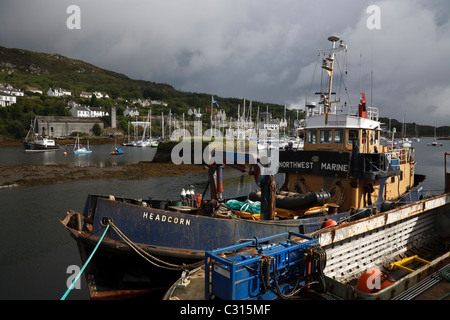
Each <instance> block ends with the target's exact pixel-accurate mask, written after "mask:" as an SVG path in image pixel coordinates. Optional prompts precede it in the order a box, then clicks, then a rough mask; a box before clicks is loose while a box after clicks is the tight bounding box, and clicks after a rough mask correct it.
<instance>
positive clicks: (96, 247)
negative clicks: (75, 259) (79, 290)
mask: <svg viewBox="0 0 450 320" xmlns="http://www.w3.org/2000/svg"><path fill="white" fill-rule="evenodd" d="M108 228H109V225H107V226H106V229H105V231H104V232H103V235H102V237H101V238H100V240H99V241H98V243H97V245H96V246H95V248H94V251H92V253H91V255H90V256H89V258H88V259H87V260H86V263H85V264H84V266H83V267H82V268H81V270H80V272H78V274H77V276H76V277H75V279H74V280H73V281H72V283H71V284H70V286H69V288H67V290H66V293H64V295H63V296H62V297H61V300H65V299H66V297H67V295H68V294H69V293H70V291H71V290H72V289H73V286H74V285H75V283H76V282H77V281H78V279H79V278H80V276H81V274H82V273H83V271H84V269H85V268H86V266H87V265H88V263H89V262H90V261H91V259H92V257H93V256H94V253H95V252H96V251H97V249H98V247H99V245H100V243H101V242H102V240H103V238H104V237H105V234H106V231H108Z"/></svg>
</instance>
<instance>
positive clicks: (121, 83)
mask: <svg viewBox="0 0 450 320" xmlns="http://www.w3.org/2000/svg"><path fill="white" fill-rule="evenodd" d="M0 83H3V84H9V85H12V86H13V87H14V88H16V89H21V90H23V91H25V92H26V91H27V89H28V88H29V87H34V88H37V89H40V90H42V92H43V95H42V96H39V95H37V96H36V95H34V96H33V97H31V98H30V97H25V98H22V97H19V98H17V103H16V104H15V105H14V106H10V107H6V108H0V135H4V136H10V137H16V138H20V137H22V136H23V135H24V134H26V131H27V130H28V127H29V123H30V120H31V119H32V118H33V117H34V116H35V115H68V110H67V108H66V105H67V102H68V100H75V101H77V102H79V103H82V104H87V105H90V103H91V101H89V99H81V98H80V93H81V92H83V91H86V92H94V91H98V92H102V93H107V94H108V95H109V97H110V99H98V101H96V104H98V106H101V107H104V108H109V107H111V106H116V107H117V114H118V116H119V119H118V120H119V123H122V124H123V122H121V119H120V116H121V115H122V113H123V111H124V110H125V109H126V107H128V106H132V103H131V102H130V100H132V99H151V100H162V101H164V102H166V103H167V104H168V106H166V107H163V106H152V107H151V108H152V113H153V114H154V115H160V114H161V112H164V113H165V114H168V112H169V110H171V112H172V113H174V114H175V115H176V116H178V117H181V115H182V114H183V113H185V114H186V113H187V111H188V110H189V109H190V108H196V109H198V108H200V109H201V111H202V112H205V111H206V108H207V107H209V106H210V104H211V95H214V93H195V92H182V91H179V90H176V89H174V88H173V87H172V86H171V85H169V84H161V83H155V82H151V81H144V80H133V79H130V78H129V77H127V76H126V75H123V74H120V73H116V72H113V71H109V70H105V69H101V68H98V67H96V66H93V65H91V64H89V63H86V62H83V61H80V60H75V59H70V58H67V57H64V56H62V55H59V54H48V53H40V52H33V51H28V50H23V49H10V48H4V47H0ZM49 88H53V89H54V88H63V89H66V90H69V91H71V93H72V97H64V98H56V97H48V96H47V95H46V92H47V91H48V90H49ZM28 95H31V93H30V92H28ZM214 98H215V99H216V100H217V101H218V102H219V104H220V107H221V108H222V109H224V110H225V112H226V114H227V116H232V117H235V116H236V115H237V110H238V105H241V107H242V106H243V99H241V98H222V97H218V96H217V95H214ZM252 105H253V109H252V110H253V118H254V117H255V116H256V110H257V107H258V106H260V108H261V109H260V111H261V112H262V111H265V110H266V107H268V108H269V111H270V112H271V113H272V115H273V117H274V118H281V117H282V116H283V112H284V106H282V105H276V104H268V103H263V102H255V101H253V104H252ZM247 106H248V102H247ZM140 109H141V110H140V111H142V112H143V113H141V114H144V115H145V114H147V109H146V108H141V107H140ZM247 110H248V109H247ZM241 112H242V108H241ZM287 117H290V118H291V122H293V120H294V119H296V117H297V114H296V112H294V111H289V110H288V111H287ZM122 129H123V126H122Z"/></svg>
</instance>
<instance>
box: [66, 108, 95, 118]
mask: <svg viewBox="0 0 450 320" xmlns="http://www.w3.org/2000/svg"><path fill="white" fill-rule="evenodd" d="M70 114H71V115H72V116H74V117H76V118H90V117H91V110H89V108H88V107H82V106H74V107H72V108H71V109H70Z"/></svg>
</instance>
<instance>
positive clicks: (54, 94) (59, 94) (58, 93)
mask: <svg viewBox="0 0 450 320" xmlns="http://www.w3.org/2000/svg"><path fill="white" fill-rule="evenodd" d="M47 95H49V96H52V97H62V96H71V95H72V92H70V91H67V90H64V89H61V88H58V89H55V90H52V88H50V89H48V91H47Z"/></svg>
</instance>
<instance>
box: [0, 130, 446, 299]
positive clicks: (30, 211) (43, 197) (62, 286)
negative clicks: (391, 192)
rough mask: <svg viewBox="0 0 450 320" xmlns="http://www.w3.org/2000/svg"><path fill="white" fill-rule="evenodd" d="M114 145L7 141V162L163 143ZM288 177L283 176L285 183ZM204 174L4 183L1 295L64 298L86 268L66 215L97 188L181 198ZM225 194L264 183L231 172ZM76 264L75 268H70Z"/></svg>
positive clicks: (139, 157) (83, 291)
mask: <svg viewBox="0 0 450 320" xmlns="http://www.w3.org/2000/svg"><path fill="white" fill-rule="evenodd" d="M431 141H432V138H422V139H421V141H420V142H413V147H415V158H416V162H417V166H416V172H417V173H420V174H425V175H427V177H428V185H429V188H430V189H431V190H432V191H433V194H440V193H442V192H443V189H444V153H445V152H447V151H449V150H450V142H449V141H441V142H442V144H443V146H440V147H432V146H428V145H427V144H428V143H430V142H431ZM111 148H112V146H111V145H102V146H91V149H92V150H93V153H92V154H89V155H78V156H76V155H74V154H73V153H70V152H69V151H68V152H67V153H68V154H67V155H64V154H63V150H60V151H57V152H50V153H40V154H25V152H24V150H23V148H22V147H1V148H0V170H5V168H4V167H5V166H11V165H25V164H57V163H74V164H75V165H79V166H87V165H90V166H92V165H96V166H110V165H114V164H118V163H137V162H139V161H149V160H151V159H152V157H153V156H154V152H155V151H156V150H155V149H150V148H125V149H124V150H125V151H126V154H124V155H122V156H118V157H114V156H111V155H110V154H109V153H110V152H111V151H112V149H111ZM282 180H283V177H282V176H277V178H276V181H277V184H278V185H281V183H282ZM206 182H207V177H206V175H204V174H188V175H186V176H183V178H180V177H179V176H178V177H151V178H145V179H140V180H118V179H114V180H90V181H89V180H88V181H86V180H84V181H70V182H64V183H57V184H53V185H38V186H32V187H16V188H6V189H0V239H1V241H0V299H2V300H58V299H60V298H61V297H62V295H63V294H64V292H65V291H66V289H67V284H66V283H67V281H68V279H69V277H71V276H73V271H70V267H71V266H77V267H78V268H81V260H80V257H79V254H78V249H77V246H76V244H75V241H74V240H73V239H72V238H71V237H70V235H69V234H68V232H67V231H66V230H65V229H64V227H63V226H62V225H61V223H60V222H59V219H61V218H62V217H63V216H64V214H65V213H66V211H68V210H69V209H73V210H77V211H81V210H82V209H83V207H84V203H85V200H86V196H87V195H88V194H89V193H97V194H113V195H116V196H125V197H133V198H147V197H149V196H151V197H152V198H154V199H174V198H177V197H178V196H179V193H180V191H181V188H186V187H188V186H190V185H193V186H194V187H195V188H196V190H197V192H202V191H203V189H204V188H205V186H206ZM224 187H225V190H224V191H225V192H224V193H225V196H227V197H230V196H236V195H245V194H248V193H249V192H250V191H251V190H253V189H255V188H256V185H255V182H254V180H253V177H251V176H248V175H247V174H244V173H240V172H239V171H236V170H226V172H225V174H224ZM68 268H69V271H68ZM83 299H89V294H88V290H87V287H86V282H85V280H84V278H83V277H82V278H81V288H79V289H78V288H75V289H73V290H72V291H71V293H70V294H69V296H68V297H67V300H83Z"/></svg>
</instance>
